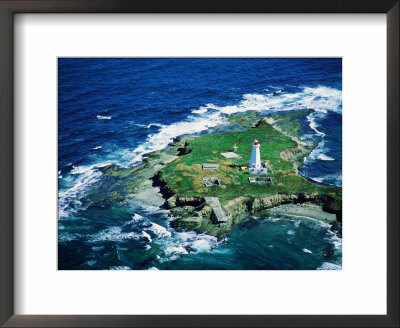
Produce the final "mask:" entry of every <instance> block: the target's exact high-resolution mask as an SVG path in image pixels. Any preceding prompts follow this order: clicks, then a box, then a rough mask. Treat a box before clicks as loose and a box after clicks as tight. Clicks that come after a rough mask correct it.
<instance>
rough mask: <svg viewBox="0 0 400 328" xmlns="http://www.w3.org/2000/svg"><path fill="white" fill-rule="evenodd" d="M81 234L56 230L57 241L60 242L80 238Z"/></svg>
mask: <svg viewBox="0 0 400 328" xmlns="http://www.w3.org/2000/svg"><path fill="white" fill-rule="evenodd" d="M81 237H82V235H80V234H79V233H70V232H64V231H63V232H60V231H59V232H58V241H60V242H69V241H72V240H77V239H79V238H81Z"/></svg>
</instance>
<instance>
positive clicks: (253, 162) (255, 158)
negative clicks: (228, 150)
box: [249, 139, 261, 169]
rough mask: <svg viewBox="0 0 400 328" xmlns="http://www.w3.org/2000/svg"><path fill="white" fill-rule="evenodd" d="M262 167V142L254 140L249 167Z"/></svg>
mask: <svg viewBox="0 0 400 328" xmlns="http://www.w3.org/2000/svg"><path fill="white" fill-rule="evenodd" d="M260 167H261V158H260V144H259V143H258V140H257V139H256V140H254V143H253V148H252V150H251V157H250V165H249V168H252V169H259V168H260Z"/></svg>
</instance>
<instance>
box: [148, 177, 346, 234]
mask: <svg viewBox="0 0 400 328" xmlns="http://www.w3.org/2000/svg"><path fill="white" fill-rule="evenodd" d="M153 186H154V187H158V188H159V190H160V192H161V194H162V195H163V197H164V198H165V203H164V207H165V208H167V209H169V210H170V211H171V213H172V215H173V216H174V220H173V221H171V226H172V227H174V228H178V229H190V230H194V231H196V232H199V233H206V234H209V235H212V236H216V237H217V238H219V239H221V238H223V237H225V236H226V235H227V234H229V233H230V232H231V231H232V229H233V228H234V226H235V225H237V224H239V223H241V222H242V221H243V220H245V219H246V218H247V217H249V216H255V215H260V214H265V215H268V214H273V212H272V211H268V210H270V209H273V208H276V207H279V206H282V205H285V204H295V205H299V204H301V205H305V206H304V207H303V211H302V212H301V215H302V216H304V217H310V218H313V219H317V220H322V221H327V222H333V221H337V222H340V223H341V221H342V206H341V201H339V200H336V199H334V198H333V197H330V196H328V195H317V194H303V193H299V194H274V195H268V196H265V197H246V196H241V197H237V198H234V199H232V200H230V201H228V202H227V204H225V205H223V206H222V208H223V210H224V212H225V214H226V215H227V217H228V221H227V222H226V223H222V224H221V223H218V222H217V221H216V218H215V214H214V213H213V210H212V208H211V207H210V206H209V205H208V204H207V203H206V201H205V199H204V197H193V196H178V195H174V194H173V192H172V191H171V190H170V189H169V188H168V186H167V185H166V183H165V182H164V181H163V179H162V175H161V173H160V172H157V174H155V176H154V177H153ZM307 206H308V207H310V206H312V211H310V210H308V211H307ZM286 212H287V215H291V214H293V211H292V212H290V211H286ZM310 212H312V214H310ZM284 213H285V211H284V210H283V211H282V210H281V211H280V213H279V214H280V215H282V214H284ZM329 214H330V215H329Z"/></svg>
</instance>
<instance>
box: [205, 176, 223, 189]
mask: <svg viewBox="0 0 400 328" xmlns="http://www.w3.org/2000/svg"><path fill="white" fill-rule="evenodd" d="M203 182H204V185H205V186H206V187H219V186H220V185H221V180H220V179H218V178H217V177H208V178H203Z"/></svg>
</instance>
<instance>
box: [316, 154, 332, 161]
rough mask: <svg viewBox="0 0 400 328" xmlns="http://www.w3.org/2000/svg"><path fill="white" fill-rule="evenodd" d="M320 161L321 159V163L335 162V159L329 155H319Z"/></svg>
mask: <svg viewBox="0 0 400 328" xmlns="http://www.w3.org/2000/svg"><path fill="white" fill-rule="evenodd" d="M318 159H320V160H321V161H334V160H335V159H334V158H332V157H329V156H328V155H325V154H319V155H318Z"/></svg>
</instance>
